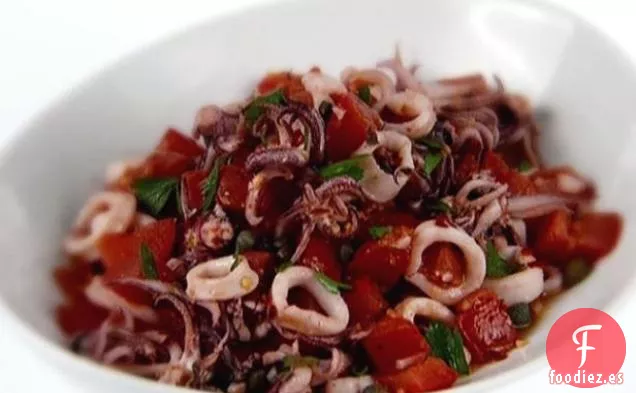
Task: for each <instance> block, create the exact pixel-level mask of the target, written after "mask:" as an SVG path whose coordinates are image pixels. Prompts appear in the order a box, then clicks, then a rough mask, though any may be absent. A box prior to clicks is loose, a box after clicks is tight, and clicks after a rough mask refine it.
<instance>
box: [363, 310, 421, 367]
mask: <svg viewBox="0 0 636 393" xmlns="http://www.w3.org/2000/svg"><path fill="white" fill-rule="evenodd" d="M362 346H363V347H364V349H365V350H366V351H367V354H368V355H369V358H371V363H373V366H374V367H375V371H376V372H378V373H381V374H382V373H391V372H394V371H396V370H397V367H396V362H397V361H398V360H401V359H406V358H410V357H413V356H422V358H424V357H425V356H427V355H428V354H429V352H430V350H431V348H430V347H429V345H428V343H427V342H426V340H425V339H424V337H423V336H422V335H421V334H420V331H419V330H418V329H417V327H416V326H415V325H414V324H412V323H411V322H409V321H407V320H406V319H403V318H397V317H391V316H386V317H385V318H384V319H382V320H381V321H380V322H378V323H377V324H376V325H375V327H374V328H373V330H372V331H371V333H370V334H369V335H368V336H367V337H365V338H364V339H363V340H362Z"/></svg>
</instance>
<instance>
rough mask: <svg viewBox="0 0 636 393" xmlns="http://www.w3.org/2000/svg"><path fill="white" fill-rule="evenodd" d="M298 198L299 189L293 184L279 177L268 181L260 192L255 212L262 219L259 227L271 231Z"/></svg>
mask: <svg viewBox="0 0 636 393" xmlns="http://www.w3.org/2000/svg"><path fill="white" fill-rule="evenodd" d="M299 196H300V189H299V188H298V187H297V186H296V185H294V183H293V182H291V181H287V180H285V179H283V178H281V177H278V178H274V179H271V180H269V181H268V182H267V183H266V184H265V185H264V186H263V189H262V190H261V192H260V197H259V201H258V205H257V206H256V212H257V213H258V214H259V215H261V216H262V217H263V221H262V222H261V224H260V227H261V228H262V229H263V230H265V231H271V230H273V229H274V227H275V226H276V223H277V221H278V218H279V217H280V216H281V215H282V214H283V213H285V212H286V211H287V210H288V209H289V208H290V207H291V206H292V204H293V203H294V201H295V200H296V198H298V197H299Z"/></svg>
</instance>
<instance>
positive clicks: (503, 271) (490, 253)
mask: <svg viewBox="0 0 636 393" xmlns="http://www.w3.org/2000/svg"><path fill="white" fill-rule="evenodd" d="M513 271H514V269H513V268H512V266H510V264H509V263H508V262H507V261H506V260H504V259H503V258H502V257H501V256H500V255H499V253H498V252H497V249H496V248H495V245H494V244H493V242H492V241H488V244H486V277H490V278H500V277H505V276H507V275H509V274H511V273H513Z"/></svg>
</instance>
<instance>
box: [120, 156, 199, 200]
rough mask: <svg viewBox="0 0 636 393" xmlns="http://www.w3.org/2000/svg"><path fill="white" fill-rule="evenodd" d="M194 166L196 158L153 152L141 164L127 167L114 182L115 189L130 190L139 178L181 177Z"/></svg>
mask: <svg viewBox="0 0 636 393" xmlns="http://www.w3.org/2000/svg"><path fill="white" fill-rule="evenodd" d="M193 167H194V160H192V158H190V157H187V156H184V155H183V154H179V153H173V152H153V153H151V154H150V155H149V156H148V157H146V158H145V159H144V160H143V162H142V163H141V164H140V165H139V166H134V167H130V168H127V169H126V170H125V171H124V173H122V174H121V175H120V176H119V179H117V180H116V181H114V182H113V184H112V186H113V187H114V188H115V189H119V190H123V191H130V190H131V188H132V186H133V184H135V182H136V181H137V180H140V179H144V178H149V177H179V176H181V174H182V173H184V172H186V171H188V170H190V169H192V168H193Z"/></svg>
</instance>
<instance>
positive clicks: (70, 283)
mask: <svg viewBox="0 0 636 393" xmlns="http://www.w3.org/2000/svg"><path fill="white" fill-rule="evenodd" d="M53 275H54V277H55V282H56V283H57V285H58V286H59V288H60V289H61V290H62V293H64V295H65V297H66V299H68V300H69V301H73V300H74V299H78V298H81V297H83V296H84V288H86V286H88V284H90V282H91V278H93V273H92V272H91V266H90V264H89V263H86V262H83V261H80V262H74V263H70V264H67V265H63V266H59V267H57V268H56V269H55V272H54V273H53Z"/></svg>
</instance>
